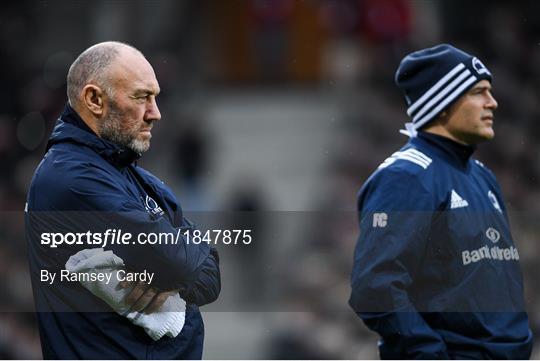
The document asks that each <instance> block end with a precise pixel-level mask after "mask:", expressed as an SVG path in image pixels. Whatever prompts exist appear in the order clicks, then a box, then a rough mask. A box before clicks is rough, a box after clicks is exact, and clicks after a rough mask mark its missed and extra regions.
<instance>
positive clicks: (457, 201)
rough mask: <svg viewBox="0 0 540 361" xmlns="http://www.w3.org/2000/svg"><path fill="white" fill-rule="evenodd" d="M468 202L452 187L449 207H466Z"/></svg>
mask: <svg viewBox="0 0 540 361" xmlns="http://www.w3.org/2000/svg"><path fill="white" fill-rule="evenodd" d="M468 206H469V202H467V201H466V200H465V199H463V197H461V196H460V195H459V194H457V192H456V191H455V190H453V189H452V195H451V196H450V209H455V208H463V207H468Z"/></svg>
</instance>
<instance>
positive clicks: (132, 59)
mask: <svg viewBox="0 0 540 361" xmlns="http://www.w3.org/2000/svg"><path fill="white" fill-rule="evenodd" d="M109 79H111V80H112V85H113V86H114V87H118V88H123V89H125V90H127V91H130V90H136V89H145V90H149V91H151V92H154V93H158V92H159V84H158V81H157V79H156V74H155V73H154V69H153V68H152V66H151V65H150V63H149V62H148V61H147V60H146V59H145V58H144V57H143V56H142V55H141V54H139V53H136V52H131V51H124V52H122V53H121V54H120V55H119V56H118V57H117V58H116V59H115V61H114V62H113V64H111V66H110V68H109Z"/></svg>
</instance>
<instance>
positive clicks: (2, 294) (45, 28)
mask: <svg viewBox="0 0 540 361" xmlns="http://www.w3.org/2000/svg"><path fill="white" fill-rule="evenodd" d="M105 40H119V41H124V42H127V43H130V44H132V45H134V46H136V47H137V48H139V49H140V50H141V51H142V52H143V53H144V54H145V55H146V56H147V57H148V59H149V60H150V62H151V63H152V64H153V66H154V68H155V71H156V73H157V77H158V80H159V82H160V85H161V88H162V93H161V95H160V97H159V99H158V104H159V106H160V109H161V113H162V116H163V118H162V120H161V122H160V123H158V124H157V126H156V128H155V131H154V138H153V139H154V140H153V143H152V148H151V150H150V151H149V152H148V153H147V154H146V155H145V156H144V158H143V159H142V161H141V162H140V163H141V164H142V165H143V166H144V167H146V168H147V169H149V170H151V171H153V172H154V173H155V174H156V175H158V176H159V177H161V178H162V179H163V180H165V182H166V183H167V184H169V185H170V186H171V187H172V188H173V189H174V190H175V191H176V194H177V196H178V198H179V199H180V201H181V202H182V204H183V206H184V208H185V209H186V210H187V211H188V212H190V213H192V214H193V217H194V218H198V217H200V218H204V217H205V216H211V217H213V218H212V219H214V221H215V220H220V221H222V220H223V219H225V218H226V219H227V220H228V222H230V224H234V225H238V224H246V225H249V227H251V228H254V229H255V230H256V237H255V240H254V245H253V246H251V247H243V248H234V247H221V262H222V273H223V293H222V297H221V299H220V300H219V301H218V302H217V303H216V304H214V305H211V306H210V307H206V308H205V309H204V310H205V311H206V312H205V315H204V317H205V320H206V333H207V338H206V346H205V355H204V356H205V358H220V359H231V358H234V359H238V358H241V359H257V358H265V359H266V358H287V359H295V358H298V359H303V358H309V359H321V358H332V359H342V358H347V359H357V358H376V357H377V351H376V337H375V336H374V335H373V334H372V333H370V332H369V331H368V330H367V329H366V328H365V327H364V326H363V325H362V323H361V321H360V320H359V319H358V318H357V317H356V316H355V315H354V313H353V312H352V311H351V310H349V309H348V307H347V299H348V293H349V286H348V278H349V271H350V269H351V266H352V253H353V247H354V244H355V240H356V236H357V233H358V230H357V225H356V214H355V194H356V191H357V190H358V189H359V188H360V186H361V184H362V182H363V181H365V179H366V178H367V176H368V175H369V174H370V172H371V171H372V170H373V169H374V168H376V166H377V165H378V164H379V163H380V162H382V161H383V160H384V159H385V158H386V156H387V155H389V154H390V153H391V152H392V151H394V150H395V149H396V148H398V147H399V146H401V145H402V144H403V143H404V142H405V141H406V138H405V137H404V136H402V135H400V134H399V133H398V129H399V128H400V127H401V126H402V124H403V123H404V122H405V121H406V120H407V119H406V116H405V107H404V103H403V100H402V99H401V96H400V94H399V92H398V90H397V89H396V88H395V86H394V84H393V74H394V72H395V70H396V68H397V65H398V63H399V61H400V59H401V58H402V56H403V55H405V54H406V53H408V52H409V51H412V50H416V49H418V48H423V47H427V46H431V45H434V44H436V43H440V42H450V43H452V44H454V45H456V46H458V47H462V48H464V49H466V50H468V51H469V52H471V53H473V54H475V55H477V56H478V57H479V58H481V59H482V61H483V62H484V63H485V64H486V65H487V66H488V67H489V68H490V69H491V71H492V73H493V74H494V76H495V81H494V94H495V97H496V98H497V100H498V101H499V110H498V111H497V113H496V122H495V123H496V133H497V137H496V140H494V141H493V142H491V143H489V144H485V145H482V146H480V148H479V150H478V152H477V154H476V157H477V158H478V159H480V160H481V161H482V162H484V163H485V164H486V165H487V166H489V167H490V168H491V169H493V170H494V172H495V174H496V175H497V176H498V178H499V181H500V183H501V186H502V188H503V191H504V193H505V195H506V197H507V201H508V207H509V209H510V210H511V217H512V226H513V230H514V236H515V239H516V242H517V244H518V246H519V249H520V255H521V258H522V266H523V269H524V273H525V278H526V291H527V301H528V311H529V314H530V317H531V325H532V327H533V331H534V332H535V333H536V338H537V339H539V338H540V282H539V280H540V273H539V272H538V271H537V268H536V267H537V262H538V256H540V250H539V238H540V222H538V219H539V218H540V187H539V176H540V141H539V139H540V122H539V119H540V108H539V106H538V96H539V94H540V92H539V90H540V89H539V88H540V65H539V64H540V2H538V1H533V0H531V1H524V2H506V1H464V0H453V1H442V0H441V1H405V0H342V1H340V0H306V1H301V0H297V1H294V0H273V1H270V0H268V1H264V0H228V1H199V0H183V1H175V0H165V1H129V2H128V1H67V0H60V1H23V0H20V1H4V2H2V3H1V4H0V62H1V64H2V66H1V67H0V79H2V84H1V86H0V159H1V160H2V167H1V169H0V172H1V178H0V210H1V211H2V217H1V218H0V237H1V242H0V307H1V308H0V311H1V312H2V313H1V314H0V358H30V359H32V358H40V357H41V352H40V347H39V335H38V332H37V327H36V324H35V320H34V317H33V315H32V313H31V312H10V311H18V310H25V311H28V310H31V308H32V302H33V301H32V293H31V288H30V281H29V278H28V274H27V270H26V267H27V265H26V253H25V252H26V251H25V240H24V236H23V235H24V231H23V222H22V210H23V208H24V200H25V194H26V190H27V187H28V185H29V182H30V179H31V176H32V173H33V170H34V168H35V166H36V165H37V163H38V162H39V160H40V158H41V157H42V155H43V151H44V148H45V144H46V140H47V137H48V135H49V133H50V131H51V129H52V126H53V124H54V122H55V119H56V117H57V116H58V115H59V113H60V112H61V110H62V109H63V106H64V104H65V101H66V96H65V77H66V73H67V70H68V67H69V65H70V64H71V62H72V61H73V60H74V59H75V57H76V56H77V55H78V54H79V53H80V52H81V51H83V50H84V49H86V48H87V47H88V46H90V45H92V44H94V43H96V42H100V41H105ZM59 176H61V175H59ZM537 345H538V344H537ZM534 356H535V358H540V350H538V347H536V348H535V354H534Z"/></svg>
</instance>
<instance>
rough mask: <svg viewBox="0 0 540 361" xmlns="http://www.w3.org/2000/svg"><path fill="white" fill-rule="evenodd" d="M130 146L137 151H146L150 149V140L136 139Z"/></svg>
mask: <svg viewBox="0 0 540 361" xmlns="http://www.w3.org/2000/svg"><path fill="white" fill-rule="evenodd" d="M129 148H130V149H131V150H132V151H134V152H136V153H144V152H146V151H148V149H150V141H149V140H135V141H133V142H131V144H130V145H129Z"/></svg>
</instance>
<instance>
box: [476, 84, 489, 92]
mask: <svg viewBox="0 0 540 361" xmlns="http://www.w3.org/2000/svg"><path fill="white" fill-rule="evenodd" d="M491 89H492V88H491V86H490V85H477V86H474V87H472V88H471V91H485V90H489V91H491Z"/></svg>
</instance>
